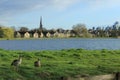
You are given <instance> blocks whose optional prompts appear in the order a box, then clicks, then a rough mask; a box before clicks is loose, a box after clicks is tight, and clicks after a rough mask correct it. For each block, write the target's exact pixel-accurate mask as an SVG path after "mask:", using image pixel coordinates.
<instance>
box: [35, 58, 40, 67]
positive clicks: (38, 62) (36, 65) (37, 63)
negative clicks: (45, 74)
mask: <svg viewBox="0 0 120 80" xmlns="http://www.w3.org/2000/svg"><path fill="white" fill-rule="evenodd" d="M34 66H35V67H40V66H41V63H40V59H39V58H38V60H37V61H35V62H34Z"/></svg>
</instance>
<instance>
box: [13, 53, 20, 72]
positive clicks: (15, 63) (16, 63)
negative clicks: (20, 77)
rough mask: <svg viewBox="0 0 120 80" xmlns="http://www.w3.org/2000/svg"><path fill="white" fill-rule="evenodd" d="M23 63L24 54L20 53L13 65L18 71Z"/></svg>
mask: <svg viewBox="0 0 120 80" xmlns="http://www.w3.org/2000/svg"><path fill="white" fill-rule="evenodd" d="M21 63H22V56H21V55H19V58H18V59H15V60H13V61H12V63H11V66H14V67H15V69H16V70H17V71H18V67H19V66H20V64H21Z"/></svg>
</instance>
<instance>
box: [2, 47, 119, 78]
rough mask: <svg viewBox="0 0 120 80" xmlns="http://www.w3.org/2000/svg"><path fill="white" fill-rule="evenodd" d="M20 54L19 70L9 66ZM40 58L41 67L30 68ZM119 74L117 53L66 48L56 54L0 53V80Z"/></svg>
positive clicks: (113, 51)
mask: <svg viewBox="0 0 120 80" xmlns="http://www.w3.org/2000/svg"><path fill="white" fill-rule="evenodd" d="M19 54H22V55H23V62H22V64H21V66H20V67H19V71H15V70H14V68H13V67H12V66H11V65H10V64H11V62H12V60H14V59H16V58H18V55H19ZM37 58H40V60H41V64H42V66H41V67H40V68H35V67H34V64H33V63H34V61H36V60H37ZM118 71H120V50H83V49H69V50H59V51H58V50H57V51H55V50H54V51H31V52H28V51H11V50H10V51H9V50H2V49H1V50H0V80H60V78H61V77H64V76H74V75H78V74H80V75H98V74H107V73H113V72H118Z"/></svg>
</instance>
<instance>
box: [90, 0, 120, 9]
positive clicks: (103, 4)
mask: <svg viewBox="0 0 120 80" xmlns="http://www.w3.org/2000/svg"><path fill="white" fill-rule="evenodd" d="M88 3H89V7H90V8H92V9H94V10H99V9H103V8H105V9H107V8H114V7H117V6H119V3H120V0H91V1H89V2H88Z"/></svg>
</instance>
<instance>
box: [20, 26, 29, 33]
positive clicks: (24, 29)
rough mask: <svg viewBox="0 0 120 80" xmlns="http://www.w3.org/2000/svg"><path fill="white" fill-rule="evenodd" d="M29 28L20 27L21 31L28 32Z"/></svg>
mask: <svg viewBox="0 0 120 80" xmlns="http://www.w3.org/2000/svg"><path fill="white" fill-rule="evenodd" d="M28 30H29V29H28V28H27V27H20V30H19V31H21V32H27V31H28Z"/></svg>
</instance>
